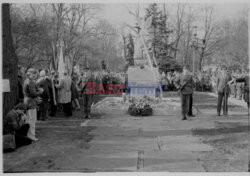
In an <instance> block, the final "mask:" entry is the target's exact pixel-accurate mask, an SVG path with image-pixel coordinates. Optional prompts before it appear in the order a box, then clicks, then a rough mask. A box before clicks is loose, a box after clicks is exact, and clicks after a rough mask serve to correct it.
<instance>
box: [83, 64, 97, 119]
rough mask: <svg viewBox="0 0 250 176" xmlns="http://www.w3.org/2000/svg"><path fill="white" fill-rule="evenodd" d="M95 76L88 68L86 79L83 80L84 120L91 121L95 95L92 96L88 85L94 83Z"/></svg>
mask: <svg viewBox="0 0 250 176" xmlns="http://www.w3.org/2000/svg"><path fill="white" fill-rule="evenodd" d="M94 81H95V80H94V79H93V75H92V73H91V72H90V70H89V68H88V67H87V68H86V77H84V78H83V111H84V118H85V119H89V118H91V117H90V112H91V105H92V102H93V94H90V93H89V92H88V91H87V89H88V86H87V85H88V83H90V82H94Z"/></svg>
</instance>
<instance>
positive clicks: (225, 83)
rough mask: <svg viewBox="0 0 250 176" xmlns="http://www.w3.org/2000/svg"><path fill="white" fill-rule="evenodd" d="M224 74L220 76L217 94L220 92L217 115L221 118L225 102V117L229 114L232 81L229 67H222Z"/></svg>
mask: <svg viewBox="0 0 250 176" xmlns="http://www.w3.org/2000/svg"><path fill="white" fill-rule="evenodd" d="M221 70H222V72H221V74H219V75H218V79H217V92H218V104H217V115H218V116H220V113H221V105H222V101H223V100H224V101H223V115H227V114H228V106H227V104H228V102H227V100H228V96H229V93H230V87H229V82H230V81H231V79H232V78H231V76H230V75H229V74H228V72H227V67H226V66H222V69H221Z"/></svg>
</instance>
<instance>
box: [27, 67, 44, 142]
mask: <svg viewBox="0 0 250 176" xmlns="http://www.w3.org/2000/svg"><path fill="white" fill-rule="evenodd" d="M26 75H27V79H26V80H25V82H24V85H23V92H24V100H23V101H24V104H25V105H26V106H27V107H29V110H28V111H27V114H28V116H29V124H30V128H29V131H28V135H27V136H28V137H29V138H30V139H31V140H33V141H37V140H38V139H37V138H36V136H35V134H36V121H37V103H38V96H40V95H41V94H42V93H43V89H42V88H40V89H37V88H36V82H35V80H36V79H37V71H36V70H35V69H32V68H31V69H29V70H28V71H27V73H26Z"/></svg>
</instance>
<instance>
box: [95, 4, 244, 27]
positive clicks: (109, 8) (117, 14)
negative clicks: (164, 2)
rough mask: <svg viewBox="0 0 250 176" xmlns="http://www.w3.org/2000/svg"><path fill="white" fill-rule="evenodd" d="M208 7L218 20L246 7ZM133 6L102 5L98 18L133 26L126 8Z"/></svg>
mask: <svg viewBox="0 0 250 176" xmlns="http://www.w3.org/2000/svg"><path fill="white" fill-rule="evenodd" d="M210 5H212V6H213V7H214V15H215V16H216V18H218V19H223V18H235V17H237V16H238V15H239V13H238V12H239V11H240V10H242V9H243V8H244V7H246V4H237V3H231V4H229V3H216V4H210ZM134 6H135V5H133V4H104V6H103V10H102V11H101V12H100V16H102V17H103V18H106V19H107V20H108V21H109V22H110V23H112V24H114V25H118V24H123V23H129V24H133V23H134V21H135V20H134V18H133V16H132V15H131V14H129V12H128V8H129V9H133V7H134ZM140 6H144V7H145V6H146V4H140ZM194 6H195V4H194Z"/></svg>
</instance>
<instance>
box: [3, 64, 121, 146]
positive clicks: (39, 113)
mask: <svg viewBox="0 0 250 176" xmlns="http://www.w3.org/2000/svg"><path fill="white" fill-rule="evenodd" d="M87 82H96V84H100V83H101V84H103V86H104V87H105V86H106V85H107V84H110V83H113V84H117V83H121V82H122V83H124V82H125V74H124V73H113V72H108V71H99V72H91V71H90V69H89V68H88V67H86V68H85V69H84V70H83V71H82V72H81V73H77V72H73V73H72V75H70V74H68V72H64V73H63V74H62V75H60V76H59V74H58V73H57V72H55V71H50V70H48V69H44V70H37V69H34V68H29V69H27V71H25V68H23V67H20V68H19V69H18V87H19V89H18V90H19V97H18V99H19V102H18V104H17V105H16V106H15V107H14V108H13V109H12V110H11V111H10V112H8V113H7V115H6V116H4V121H3V134H4V137H9V136H14V138H15V143H16V146H22V145H28V144H30V143H31V142H33V141H37V140H38V138H37V137H36V122H37V120H41V121H45V120H47V119H48V118H50V117H54V116H56V115H57V113H58V111H63V112H64V115H65V116H66V117H71V116H72V115H73V110H76V111H79V110H83V113H82V114H83V115H82V116H83V118H91V116H90V111H91V105H92V102H93V96H94V95H93V94H88V93H86V91H87V86H86V83H87ZM80 102H82V103H80Z"/></svg>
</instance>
